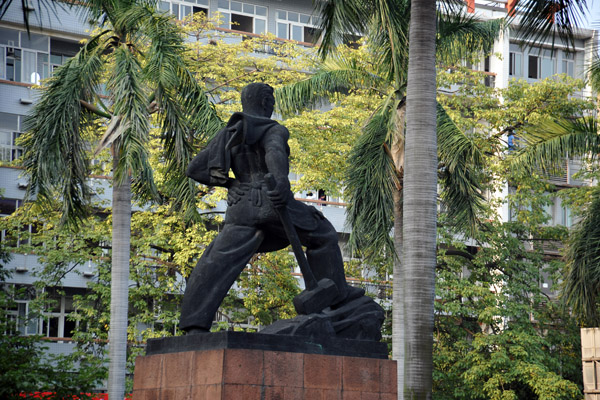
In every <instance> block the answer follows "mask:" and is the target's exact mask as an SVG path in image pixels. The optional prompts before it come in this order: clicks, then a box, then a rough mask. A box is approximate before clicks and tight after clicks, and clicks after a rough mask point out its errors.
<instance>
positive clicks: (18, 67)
mask: <svg viewBox="0 0 600 400" xmlns="http://www.w3.org/2000/svg"><path fill="white" fill-rule="evenodd" d="M14 60H15V63H14V79H15V82H21V50H15V57H14Z"/></svg>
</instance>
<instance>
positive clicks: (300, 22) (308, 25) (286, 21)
mask: <svg viewBox="0 0 600 400" xmlns="http://www.w3.org/2000/svg"><path fill="white" fill-rule="evenodd" d="M320 22H321V21H320V19H319V18H318V17H314V16H311V15H308V14H301V13H297V12H292V11H284V10H277V37H278V38H281V39H291V40H295V41H297V42H306V43H315V42H316V41H317V40H318V39H319V37H320V36H321V31H320V30H319V29H318V28H317V26H318V25H319V24H320Z"/></svg>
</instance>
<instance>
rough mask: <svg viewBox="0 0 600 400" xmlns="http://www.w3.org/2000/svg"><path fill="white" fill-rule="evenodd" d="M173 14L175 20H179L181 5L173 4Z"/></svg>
mask: <svg viewBox="0 0 600 400" xmlns="http://www.w3.org/2000/svg"><path fill="white" fill-rule="evenodd" d="M171 14H173V15H174V16H175V18H177V19H179V4H176V3H173V4H171Z"/></svg>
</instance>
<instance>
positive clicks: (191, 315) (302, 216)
mask: <svg viewBox="0 0 600 400" xmlns="http://www.w3.org/2000/svg"><path fill="white" fill-rule="evenodd" d="M274 105H275V98H274V96H273V88H272V87H271V86H269V85H267V84H264V83H252V84H250V85H248V86H246V87H245V88H244V89H243V90H242V108H243V112H241V113H239V112H238V113H235V114H233V115H232V116H231V118H230V120H229V122H228V123H227V126H226V127H225V128H223V129H222V130H221V131H219V133H218V134H217V135H216V136H215V138H214V139H213V140H212V141H211V142H210V143H209V144H208V146H207V147H206V148H205V149H204V150H202V151H201V152H200V153H199V154H198V155H197V156H196V157H195V158H194V160H192V162H191V163H190V165H189V167H188V169H187V175H188V176H189V177H190V178H192V179H194V180H196V181H198V182H200V183H203V184H205V185H209V186H223V187H226V188H228V197H227V204H228V208H227V212H226V216H225V224H224V227H223V229H222V230H221V232H220V233H219V235H218V236H217V237H216V239H215V240H214V241H213V242H212V243H211V244H210V246H208V248H207V249H206V250H205V252H204V254H203V255H202V257H201V258H200V260H199V261H198V264H197V265H196V268H195V269H194V270H193V272H192V274H191V276H190V277H189V280H188V282H187V287H186V290H185V294H184V297H183V305H182V311H181V320H180V324H179V325H180V328H181V329H182V330H184V331H187V332H188V334H190V333H198V332H207V331H208V330H209V329H210V327H211V324H212V321H213V318H214V316H215V313H216V312H217V309H218V308H219V306H220V304H221V302H222V301H223V299H224V298H225V295H226V294H227V291H228V290H229V288H230V287H231V286H232V285H233V283H234V282H235V280H236V278H237V277H238V276H239V274H240V273H241V272H242V270H243V269H244V267H245V266H246V265H247V263H248V261H249V260H250V258H251V257H252V256H253V255H254V254H255V253H257V252H270V251H276V250H279V249H283V248H285V247H287V246H288V245H289V241H288V238H287V236H286V233H285V232H284V229H283V226H282V223H281V221H280V219H279V216H278V214H277V212H276V209H275V207H285V208H287V212H288V214H289V215H290V217H291V219H292V222H293V225H294V226H295V228H296V231H297V233H298V237H299V238H300V242H301V243H302V245H304V246H306V256H307V259H308V262H309V265H310V267H311V269H312V271H313V273H314V275H315V277H316V279H317V280H320V279H323V278H329V279H331V280H332V281H333V282H334V283H335V286H336V287H337V293H338V294H337V297H336V298H335V299H334V300H333V302H332V306H335V305H341V304H344V303H345V302H347V301H350V300H352V299H353V298H357V297H360V296H362V295H363V294H364V291H363V290H361V289H357V288H352V287H350V286H348V284H347V283H346V279H345V275H344V269H343V261H342V255H341V252H340V249H339V247H338V237H337V233H336V231H335V229H334V227H333V226H332V225H331V223H330V222H329V221H327V220H326V219H325V217H324V216H323V214H321V213H320V212H319V211H318V210H317V209H316V208H314V207H311V206H308V205H306V204H304V203H301V202H299V201H296V200H294V198H293V195H292V192H291V190H290V182H289V180H288V172H289V160H288V157H289V153H290V149H289V147H288V143H287V142H288V138H289V132H288V130H287V129H286V128H285V127H284V126H282V125H280V124H279V123H277V122H276V121H274V120H272V119H271V114H272V113H273V107H274ZM230 169H231V170H232V171H233V173H234V174H235V178H230V177H229V170H230ZM266 174H272V175H273V176H274V178H275V182H276V185H275V188H274V189H273V190H269V189H268V188H267V185H266V183H265V175H266Z"/></svg>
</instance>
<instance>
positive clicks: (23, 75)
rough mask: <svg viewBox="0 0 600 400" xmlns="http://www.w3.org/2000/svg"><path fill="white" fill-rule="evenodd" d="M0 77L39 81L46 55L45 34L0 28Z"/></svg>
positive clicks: (16, 80) (12, 79) (13, 79)
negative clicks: (28, 33)
mask: <svg viewBox="0 0 600 400" xmlns="http://www.w3.org/2000/svg"><path fill="white" fill-rule="evenodd" d="M0 37H2V39H0V79H6V80H8V81H12V82H25V83H39V81H40V78H44V77H47V75H46V76H43V73H42V70H41V68H42V63H43V61H44V57H46V58H47V57H48V50H49V47H48V45H49V40H48V37H47V36H43V35H38V34H34V33H31V34H30V35H27V33H26V32H21V31H16V30H12V29H4V28H2V29H0Z"/></svg>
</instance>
